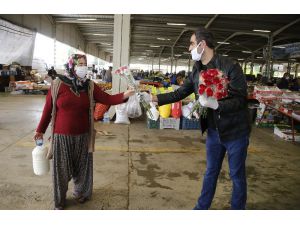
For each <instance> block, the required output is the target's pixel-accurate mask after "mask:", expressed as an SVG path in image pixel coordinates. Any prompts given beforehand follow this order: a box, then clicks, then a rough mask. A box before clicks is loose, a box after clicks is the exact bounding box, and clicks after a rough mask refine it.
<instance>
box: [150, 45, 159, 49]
mask: <svg viewBox="0 0 300 225" xmlns="http://www.w3.org/2000/svg"><path fill="white" fill-rule="evenodd" d="M150 48H160V46H159V45H150Z"/></svg>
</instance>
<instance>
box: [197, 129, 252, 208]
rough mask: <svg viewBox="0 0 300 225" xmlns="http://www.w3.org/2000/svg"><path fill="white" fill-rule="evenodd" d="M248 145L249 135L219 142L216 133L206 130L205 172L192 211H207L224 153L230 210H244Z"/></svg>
mask: <svg viewBox="0 0 300 225" xmlns="http://www.w3.org/2000/svg"><path fill="white" fill-rule="evenodd" d="M248 145H249V135H245V136H243V137H242V138H238V139H236V140H233V141H227V142H221V141H220V138H219V134H218V132H217V131H216V130H213V129H208V132H207V139H206V158H207V159H206V160H207V165H206V172H205V175H204V180H203V187H202V191H201V195H200V197H199V199H198V202H197V205H196V206H195V208H194V209H208V208H209V207H210V205H211V202H212V200H213V198H214V194H215V191H216V185H217V180H218V176H219V173H220V170H221V167H222V162H223V159H224V156H225V153H226V151H227V155H228V164H229V169H230V178H231V180H232V184H233V190H232V196H231V209H245V206H246V200H247V181H246V168H245V161H246V157H247V148H248Z"/></svg>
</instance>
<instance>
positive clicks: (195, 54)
mask: <svg viewBox="0 0 300 225" xmlns="http://www.w3.org/2000/svg"><path fill="white" fill-rule="evenodd" d="M200 44H201V42H200V43H199V44H198V45H197V46H196V47H195V48H194V49H193V50H192V51H191V55H192V59H193V60H195V61H199V60H200V59H201V57H202V55H203V52H204V48H203V49H202V51H201V53H198V51H197V49H198V47H199V45H200Z"/></svg>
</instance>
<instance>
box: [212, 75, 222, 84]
mask: <svg viewBox="0 0 300 225" xmlns="http://www.w3.org/2000/svg"><path fill="white" fill-rule="evenodd" d="M220 82H221V80H220V79H219V78H218V77H215V78H214V79H213V83H214V84H219V83H220Z"/></svg>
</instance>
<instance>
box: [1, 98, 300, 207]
mask: <svg viewBox="0 0 300 225" xmlns="http://www.w3.org/2000/svg"><path fill="white" fill-rule="evenodd" d="M44 100H45V97H44V96H9V95H6V94H1V95H0V137H1V138H0V171H1V173H0V209H52V208H53V203H52V180H51V179H52V178H51V175H50V173H49V175H46V176H43V177H38V176H35V175H34V174H33V171H32V161H31V151H32V149H33V148H34V142H33V141H32V136H33V133H34V130H35V128H36V126H37V123H38V121H39V119H40V116H41V112H42V109H43V103H44ZM96 128H97V130H104V131H108V132H110V133H111V134H113V135H114V136H104V135H101V134H97V137H96V152H95V153H94V189H93V198H92V200H91V201H89V202H86V203H85V204H83V205H80V204H77V203H76V202H75V201H74V200H73V198H72V196H71V190H72V183H71V182H70V188H69V191H68V199H67V207H66V209H191V208H193V207H194V204H195V202H196V200H197V198H198V195H199V193H200V190H201V186H202V179H203V173H204V172H205V164H206V161H205V137H202V136H201V135H200V132H199V131H183V130H180V131H175V130H150V129H147V128H146V123H145V121H143V120H142V119H138V120H132V124H131V125H129V126H128V125H116V124H109V125H107V124H101V123H96ZM46 136H49V135H46ZM299 162H300V145H299V144H297V145H296V144H292V143H290V142H286V141H283V140H280V139H279V138H277V137H275V136H274V135H273V134H272V130H270V129H261V128H259V129H258V128H254V129H253V132H252V136H251V141H250V147H249V151H248V158H247V176H248V202H247V209H300V163H299ZM230 196H231V182H230V178H229V175H228V163H227V160H225V161H224V164H223V169H222V171H221V174H220V177H219V181H218V186H217V190H216V194H215V198H214V201H213V204H212V209H228V208H229V207H230Z"/></svg>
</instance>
